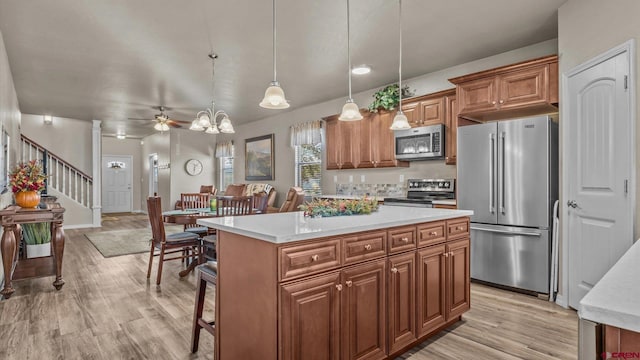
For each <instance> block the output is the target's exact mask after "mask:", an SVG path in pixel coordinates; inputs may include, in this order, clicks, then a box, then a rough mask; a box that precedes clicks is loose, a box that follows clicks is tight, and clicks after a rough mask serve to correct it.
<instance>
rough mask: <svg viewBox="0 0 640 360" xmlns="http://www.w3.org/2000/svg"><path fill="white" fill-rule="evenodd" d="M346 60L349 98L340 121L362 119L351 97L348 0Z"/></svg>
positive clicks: (339, 118)
mask: <svg viewBox="0 0 640 360" xmlns="http://www.w3.org/2000/svg"><path fill="white" fill-rule="evenodd" d="M347 62H348V63H349V65H348V66H349V68H348V69H347V76H348V77H349V98H348V99H347V103H346V104H344V106H343V107H342V113H340V117H338V120H342V121H356V120H362V114H360V109H358V105H356V103H355V102H353V98H352V97H351V34H350V16H349V0H347Z"/></svg>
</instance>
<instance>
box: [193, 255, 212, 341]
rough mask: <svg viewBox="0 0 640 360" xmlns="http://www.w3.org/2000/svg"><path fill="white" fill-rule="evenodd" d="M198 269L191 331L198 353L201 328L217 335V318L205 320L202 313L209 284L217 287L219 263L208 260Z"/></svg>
mask: <svg viewBox="0 0 640 360" xmlns="http://www.w3.org/2000/svg"><path fill="white" fill-rule="evenodd" d="M197 269H198V283H197V289H196V303H195V306H194V309H193V327H192V332H191V352H192V353H196V352H197V351H198V345H199V343H200V330H202V329H205V330H207V331H208V332H209V333H210V334H211V335H213V336H216V322H215V320H214V321H207V320H205V319H204V318H202V313H203V312H204V311H203V310H204V297H205V294H206V292H207V285H211V286H213V287H215V286H216V283H217V280H218V263H217V262H216V261H207V262H206V263H204V264H202V265H199V266H198V267H197ZM216 306H217V304H216ZM214 346H215V344H214Z"/></svg>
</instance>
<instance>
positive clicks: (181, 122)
mask: <svg viewBox="0 0 640 360" xmlns="http://www.w3.org/2000/svg"><path fill="white" fill-rule="evenodd" d="M167 121H173V122H176V123H179V124H191V121H186V120H176V119H171V118H169V119H167Z"/></svg>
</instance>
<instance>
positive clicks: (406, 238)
mask: <svg viewBox="0 0 640 360" xmlns="http://www.w3.org/2000/svg"><path fill="white" fill-rule="evenodd" d="M400 240H402V242H403V243H405V244H406V243H408V242H409V238H408V237H403V238H402V239H400Z"/></svg>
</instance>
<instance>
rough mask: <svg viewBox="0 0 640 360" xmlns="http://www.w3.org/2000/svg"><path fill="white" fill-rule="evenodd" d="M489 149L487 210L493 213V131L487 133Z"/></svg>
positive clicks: (494, 145)
mask: <svg viewBox="0 0 640 360" xmlns="http://www.w3.org/2000/svg"><path fill="white" fill-rule="evenodd" d="M489 149H491V155H490V156H489V212H490V213H491V214H493V213H495V211H496V207H495V204H494V203H493V201H494V200H495V199H494V198H493V197H494V196H493V186H494V180H493V173H494V167H495V149H496V137H495V134H494V133H491V134H489Z"/></svg>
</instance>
